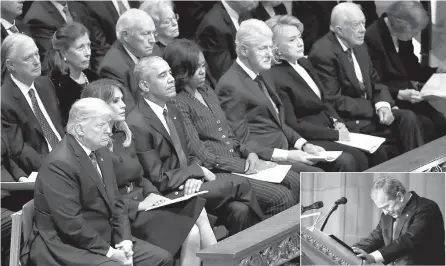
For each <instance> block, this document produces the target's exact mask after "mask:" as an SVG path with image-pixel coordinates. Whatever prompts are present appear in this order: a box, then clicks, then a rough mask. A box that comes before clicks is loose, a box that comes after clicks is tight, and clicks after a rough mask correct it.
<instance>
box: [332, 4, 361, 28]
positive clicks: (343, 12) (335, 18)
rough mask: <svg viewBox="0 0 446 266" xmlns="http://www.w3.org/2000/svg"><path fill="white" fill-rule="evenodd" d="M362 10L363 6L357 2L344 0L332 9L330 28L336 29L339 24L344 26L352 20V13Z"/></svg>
mask: <svg viewBox="0 0 446 266" xmlns="http://www.w3.org/2000/svg"><path fill="white" fill-rule="evenodd" d="M355 11H356V12H357V11H360V12H361V13H362V9H361V6H360V5H358V4H355V3H350V2H344V3H340V4H338V5H337V6H335V7H334V8H333V11H331V18H330V30H331V31H334V29H335V28H336V27H337V26H344V25H346V24H348V23H349V22H350V21H351V16H352V13H354V12H355Z"/></svg>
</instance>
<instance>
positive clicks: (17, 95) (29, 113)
mask: <svg viewBox="0 0 446 266" xmlns="http://www.w3.org/2000/svg"><path fill="white" fill-rule="evenodd" d="M7 82H10V83H11V85H12V86H8V85H7ZM5 85H6V86H4V87H5V88H11V90H12V91H11V93H12V96H13V97H14V99H15V100H16V101H17V106H20V108H21V109H22V110H23V112H24V113H25V116H26V117H27V120H28V121H30V122H31V123H30V125H33V126H34V128H35V129H36V130H37V132H39V133H40V135H41V136H42V137H43V138H45V136H44V135H43V130H42V128H41V127H40V124H39V121H37V118H36V115H35V114H34V112H33V110H32V109H31V106H30V105H29V103H28V101H27V100H26V98H25V96H24V95H23V93H22V92H21V91H20V88H19V87H17V85H16V84H15V83H14V81H13V80H12V79H11V78H10V77H9V76H8V77H7V80H6V81H5Z"/></svg>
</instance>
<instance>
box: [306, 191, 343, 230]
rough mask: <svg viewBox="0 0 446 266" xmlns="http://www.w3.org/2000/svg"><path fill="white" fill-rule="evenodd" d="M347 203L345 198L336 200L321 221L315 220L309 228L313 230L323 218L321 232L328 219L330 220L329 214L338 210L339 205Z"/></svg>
mask: <svg viewBox="0 0 446 266" xmlns="http://www.w3.org/2000/svg"><path fill="white" fill-rule="evenodd" d="M346 203H347V198H346V197H342V198H340V199H338V200H336V201H335V202H334V204H333V206H331V208H330V210H329V211H328V213H327V214H325V215H324V216H323V217H322V218H321V219H317V220H316V222H315V223H314V224H313V225H312V226H311V228H314V227H315V226H316V225H317V224H318V223H319V222H320V221H322V219H323V218H325V220H324V223H323V224H322V227H321V231H323V230H324V228H325V225H326V224H327V221H328V218H330V216H331V214H332V213H333V212H334V211H335V210H337V209H338V207H339V205H342V204H346Z"/></svg>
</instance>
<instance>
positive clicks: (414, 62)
mask: <svg viewBox="0 0 446 266" xmlns="http://www.w3.org/2000/svg"><path fill="white" fill-rule="evenodd" d="M428 23H429V16H428V14H427V12H426V10H425V9H424V8H423V6H422V5H421V4H420V3H419V2H417V1H398V2H395V3H393V4H392V5H390V6H389V8H388V10H387V13H384V14H383V15H382V16H381V18H379V19H378V20H377V21H375V22H374V23H373V24H372V25H370V27H368V28H367V31H366V33H365V43H366V44H367V47H368V48H369V54H370V58H371V60H372V63H373V68H374V69H375V70H376V72H377V73H378V75H379V77H380V80H381V82H382V83H383V84H385V85H387V86H389V90H390V94H391V95H392V97H393V99H394V100H395V102H396V105H397V106H399V107H400V108H404V109H409V110H412V111H413V112H414V113H415V114H417V115H418V118H419V119H420V120H421V122H422V123H423V129H424V134H425V141H426V142H429V141H430V140H432V139H435V138H438V137H441V136H444V135H446V118H445V117H444V115H443V114H441V113H439V112H438V111H436V110H435V109H434V108H433V107H432V106H431V105H430V104H429V103H428V102H425V101H424V100H423V96H422V94H421V93H420V91H419V90H420V89H421V88H422V86H423V85H424V83H425V82H426V81H427V80H428V79H429V78H430V77H431V76H432V74H434V73H435V72H438V73H443V72H446V67H439V68H432V67H429V66H421V64H420V63H419V61H418V57H417V56H416V55H415V54H414V47H413V44H412V38H413V37H414V36H415V35H417V34H418V33H420V32H421V30H422V29H424V28H425V27H426V26H427V25H428Z"/></svg>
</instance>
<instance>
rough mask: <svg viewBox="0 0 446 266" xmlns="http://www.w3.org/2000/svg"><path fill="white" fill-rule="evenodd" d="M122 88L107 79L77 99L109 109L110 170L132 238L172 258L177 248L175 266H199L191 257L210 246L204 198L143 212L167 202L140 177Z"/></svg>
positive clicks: (86, 88) (96, 82) (211, 234)
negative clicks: (124, 203) (94, 100)
mask: <svg viewBox="0 0 446 266" xmlns="http://www.w3.org/2000/svg"><path fill="white" fill-rule="evenodd" d="M123 90H124V88H123V87H122V85H121V84H120V83H119V82H117V81H115V80H111V79H100V80H97V81H95V82H92V83H90V84H88V85H87V86H86V87H85V89H84V90H83V92H82V98H85V97H93V98H99V99H102V100H104V101H105V102H106V103H108V104H109V106H110V108H111V109H112V110H113V117H112V120H113V126H112V133H113V136H112V141H113V142H112V143H110V146H109V148H110V149H111V151H112V158H113V164H114V172H115V175H116V180H117V185H118V188H119V191H120V192H121V195H122V196H123V197H124V198H125V199H127V203H128V204H127V205H128V212H129V219H130V223H131V228H132V235H134V236H136V237H138V238H140V239H142V240H145V241H147V242H149V243H151V244H154V245H156V246H158V247H161V248H163V249H165V250H167V251H169V252H170V253H171V254H172V255H175V254H176V253H177V252H178V250H179V249H180V247H181V253H180V260H181V265H185V266H186V265H187V266H189V265H191V266H199V265H200V259H199V258H198V257H197V256H196V253H197V252H198V251H199V250H201V249H203V248H206V247H209V246H211V245H213V244H214V243H216V239H215V235H214V232H213V231H212V228H211V226H210V224H209V220H208V217H207V213H206V210H205V209H204V203H205V200H204V199H202V198H199V197H195V198H192V199H190V200H188V201H185V202H180V203H175V204H172V205H168V206H165V207H162V208H159V209H155V210H151V211H145V209H146V208H148V207H150V206H154V205H157V204H159V203H162V202H164V201H168V200H169V199H168V198H165V197H163V196H162V195H160V193H159V192H158V190H157V189H156V188H155V186H153V185H152V183H151V182H150V181H149V180H148V179H146V178H143V168H142V166H141V164H140V163H139V160H138V157H137V156H136V149H135V146H134V144H133V142H132V132H131V131H130V129H129V127H128V125H127V123H126V122H125V115H126V114H125V107H126V106H125V103H124V101H123Z"/></svg>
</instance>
